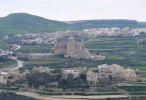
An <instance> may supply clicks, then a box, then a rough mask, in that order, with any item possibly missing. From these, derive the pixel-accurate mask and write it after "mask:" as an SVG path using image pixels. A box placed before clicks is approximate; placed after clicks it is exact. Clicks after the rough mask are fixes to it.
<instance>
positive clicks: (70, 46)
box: [54, 37, 90, 58]
mask: <svg viewBox="0 0 146 100" xmlns="http://www.w3.org/2000/svg"><path fill="white" fill-rule="evenodd" d="M54 54H55V55H59V54H64V56H65V57H71V58H89V56H90V54H89V51H88V50H87V49H85V48H84V43H83V40H82V39H81V42H77V41H75V38H74V37H69V39H68V42H56V43H55V48H54Z"/></svg>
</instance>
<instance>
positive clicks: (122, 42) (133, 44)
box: [86, 37, 146, 69]
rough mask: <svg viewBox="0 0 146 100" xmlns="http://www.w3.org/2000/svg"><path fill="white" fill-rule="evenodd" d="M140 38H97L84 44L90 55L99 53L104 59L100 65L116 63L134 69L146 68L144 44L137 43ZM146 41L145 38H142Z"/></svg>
mask: <svg viewBox="0 0 146 100" xmlns="http://www.w3.org/2000/svg"><path fill="white" fill-rule="evenodd" d="M140 39H141V38H134V37H99V38H96V39H90V40H88V41H87V42H86V48H88V49H89V51H90V52H91V53H94V54H95V53H98V54H99V53H100V54H101V55H104V56H106V59H105V60H103V61H102V62H100V63H107V64H112V63H117V64H120V65H123V66H125V67H132V68H134V69H145V67H146V62H145V60H146V44H142V43H138V41H139V40H140ZM144 39H145V40H146V38H144Z"/></svg>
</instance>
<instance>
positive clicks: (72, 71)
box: [61, 67, 87, 79]
mask: <svg viewBox="0 0 146 100" xmlns="http://www.w3.org/2000/svg"><path fill="white" fill-rule="evenodd" d="M61 70H62V78H64V79H66V78H67V76H68V74H72V75H73V77H74V78H76V77H78V76H79V75H80V74H81V73H86V72H87V68H86V67H75V68H62V69H61Z"/></svg>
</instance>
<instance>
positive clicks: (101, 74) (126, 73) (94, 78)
mask: <svg viewBox="0 0 146 100" xmlns="http://www.w3.org/2000/svg"><path fill="white" fill-rule="evenodd" d="M86 74H87V81H88V82H89V83H90V84H92V85H96V84H97V83H98V82H99V81H100V80H107V81H109V80H125V81H138V80H140V76H139V75H137V74H136V72H135V70H133V69H130V68H126V69H125V68H124V67H122V66H120V65H117V64H112V65H107V64H103V65H99V66H98V68H93V69H89V70H88V71H87V73H86Z"/></svg>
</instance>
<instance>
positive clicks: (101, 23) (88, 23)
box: [72, 19, 139, 29]
mask: <svg viewBox="0 0 146 100" xmlns="http://www.w3.org/2000/svg"><path fill="white" fill-rule="evenodd" d="M72 23H73V26H74V27H76V28H77V29H83V28H111V27H120V28H123V27H139V25H138V22H137V21H136V20H122V19H121V20H82V21H75V22H72Z"/></svg>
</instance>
